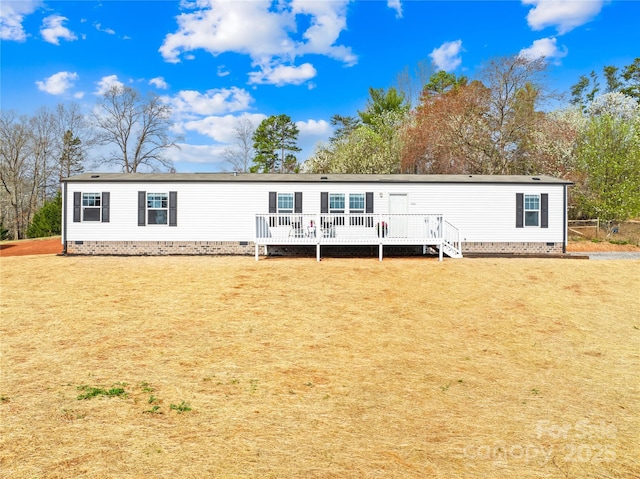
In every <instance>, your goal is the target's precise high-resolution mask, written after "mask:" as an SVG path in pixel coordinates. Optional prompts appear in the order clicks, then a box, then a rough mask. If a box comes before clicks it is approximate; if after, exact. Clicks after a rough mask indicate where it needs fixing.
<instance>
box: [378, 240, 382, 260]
mask: <svg viewBox="0 0 640 479" xmlns="http://www.w3.org/2000/svg"><path fill="white" fill-rule="evenodd" d="M378 261H382V243H380V244H378Z"/></svg>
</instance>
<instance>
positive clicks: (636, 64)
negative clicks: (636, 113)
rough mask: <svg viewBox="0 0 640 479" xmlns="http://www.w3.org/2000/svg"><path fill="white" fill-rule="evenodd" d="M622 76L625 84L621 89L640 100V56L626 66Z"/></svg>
mask: <svg viewBox="0 0 640 479" xmlns="http://www.w3.org/2000/svg"><path fill="white" fill-rule="evenodd" d="M622 78H624V81H625V85H624V87H623V88H622V89H621V90H620V91H621V92H622V93H624V94H625V95H627V96H630V97H632V98H635V99H636V100H639V101H640V57H639V58H636V59H635V60H634V61H633V63H632V64H631V65H627V66H626V67H624V71H623V72H622Z"/></svg>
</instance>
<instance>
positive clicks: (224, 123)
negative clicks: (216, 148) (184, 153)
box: [181, 113, 266, 147]
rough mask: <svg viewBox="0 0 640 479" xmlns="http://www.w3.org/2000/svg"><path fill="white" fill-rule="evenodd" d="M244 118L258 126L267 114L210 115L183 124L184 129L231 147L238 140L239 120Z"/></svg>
mask: <svg viewBox="0 0 640 479" xmlns="http://www.w3.org/2000/svg"><path fill="white" fill-rule="evenodd" d="M242 118H246V119H248V120H249V121H250V122H251V123H252V124H253V125H254V127H256V128H257V127H258V125H259V124H260V122H261V121H262V120H264V119H265V118H266V116H265V115H262V114H260V113H244V114H242V115H239V116H235V115H224V116H208V117H205V118H201V119H198V120H192V121H186V122H184V123H182V124H181V126H182V129H183V131H195V132H196V133H199V134H201V135H205V136H208V137H209V138H212V139H213V140H215V141H217V142H219V143H223V144H225V145H226V146H227V147H229V146H231V145H232V144H233V143H234V142H235V140H236V139H235V135H236V132H235V129H236V127H237V126H238V120H240V119H242Z"/></svg>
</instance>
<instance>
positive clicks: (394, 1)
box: [387, 0, 402, 18]
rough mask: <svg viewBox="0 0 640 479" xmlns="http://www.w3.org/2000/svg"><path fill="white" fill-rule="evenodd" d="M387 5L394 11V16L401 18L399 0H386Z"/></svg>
mask: <svg viewBox="0 0 640 479" xmlns="http://www.w3.org/2000/svg"><path fill="white" fill-rule="evenodd" d="M387 7H389V8H391V9H393V10H395V11H396V18H402V3H400V0H387Z"/></svg>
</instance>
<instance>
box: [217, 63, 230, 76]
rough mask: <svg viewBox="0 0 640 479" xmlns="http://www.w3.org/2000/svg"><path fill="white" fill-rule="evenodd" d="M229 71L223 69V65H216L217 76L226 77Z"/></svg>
mask: <svg viewBox="0 0 640 479" xmlns="http://www.w3.org/2000/svg"><path fill="white" fill-rule="evenodd" d="M229 73H230V72H228V71H227V70H225V66H224V65H218V71H217V75H218V76H219V77H226V76H227V75H228V74H229Z"/></svg>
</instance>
